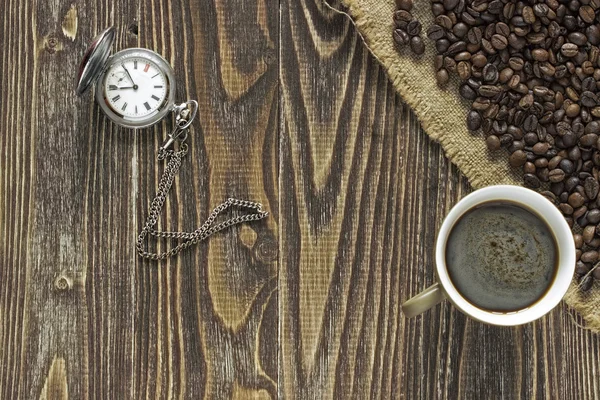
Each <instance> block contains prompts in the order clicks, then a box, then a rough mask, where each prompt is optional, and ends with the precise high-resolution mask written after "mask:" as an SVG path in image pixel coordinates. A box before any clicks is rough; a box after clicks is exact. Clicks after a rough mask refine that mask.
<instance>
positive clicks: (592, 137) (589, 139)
mask: <svg viewBox="0 0 600 400" xmlns="http://www.w3.org/2000/svg"><path fill="white" fill-rule="evenodd" d="M596 143H598V135H596V134H595V133H588V134H587V135H583V136H582V137H581V139H579V144H580V145H581V146H583V147H591V146H595V145H596Z"/></svg>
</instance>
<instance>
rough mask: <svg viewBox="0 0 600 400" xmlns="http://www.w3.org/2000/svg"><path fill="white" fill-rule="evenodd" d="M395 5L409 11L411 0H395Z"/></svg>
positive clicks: (411, 5) (411, 4)
mask: <svg viewBox="0 0 600 400" xmlns="http://www.w3.org/2000/svg"><path fill="white" fill-rule="evenodd" d="M396 7H397V8H399V9H400V10H406V11H410V10H411V9H412V7H413V1H412V0H396Z"/></svg>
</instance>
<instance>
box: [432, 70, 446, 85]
mask: <svg viewBox="0 0 600 400" xmlns="http://www.w3.org/2000/svg"><path fill="white" fill-rule="evenodd" d="M435 78H436V79H437V83H438V85H440V86H444V85H445V84H446V83H448V71H447V70H445V69H444V68H442V69H440V70H439V71H438V72H437V73H436V74H435Z"/></svg>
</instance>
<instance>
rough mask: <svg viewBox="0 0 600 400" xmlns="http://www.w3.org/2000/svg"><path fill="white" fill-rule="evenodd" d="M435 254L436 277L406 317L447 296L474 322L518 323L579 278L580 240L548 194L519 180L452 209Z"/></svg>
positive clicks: (547, 307) (537, 314) (541, 311)
mask: <svg viewBox="0 0 600 400" xmlns="http://www.w3.org/2000/svg"><path fill="white" fill-rule="evenodd" d="M435 260H436V265H435V271H436V283H434V284H433V285H432V286H430V287H429V288H427V289H425V290H424V291H423V292H421V293H419V294H418V295H416V296H414V297H413V298H411V299H409V300H408V301H406V302H405V303H404V304H403V305H402V311H403V313H404V315H405V316H407V317H414V316H416V315H419V314H421V313H423V312H425V311H427V310H429V309H430V308H432V307H434V306H435V305H436V304H438V303H440V302H441V301H443V300H445V299H448V300H449V301H450V302H451V303H452V304H453V305H454V306H455V307H456V308H458V309H459V310H460V311H462V312H463V313H464V314H466V315H467V316H469V317H471V318H473V319H475V320H478V321H481V322H484V323H487V324H491V325H500V326H514V325H521V324H525V323H528V322H531V321H534V320H536V319H538V318H541V317H542V316H544V315H545V314H547V313H548V312H550V311H551V310H552V309H553V308H554V307H556V306H557V305H558V304H559V302H560V301H561V299H562V298H563V297H564V295H565V294H566V292H567V289H568V288H569V285H570V283H571V280H572V278H573V274H574V270H575V242H574V240H573V235H572V233H571V229H570V228H569V225H568V224H567V222H566V221H565V219H564V217H563V215H562V214H561V213H560V212H559V210H558V209H557V208H556V207H555V206H554V205H553V204H552V203H551V202H550V201H548V200H547V199H546V198H545V197H544V196H542V195H540V194H539V193H537V192H534V191H532V190H529V189H526V188H523V187H519V186H506V185H498V186H488V187H486V188H483V189H479V190H477V191H475V192H473V193H471V194H469V195H468V196H466V197H464V198H463V199H462V200H460V201H459V202H458V203H457V204H456V205H455V206H454V207H453V208H452V209H451V210H450V212H449V213H448V215H447V216H446V218H445V220H444V221H443V223H442V226H441V229H440V231H439V233H438V237H437V241H436V246H435Z"/></svg>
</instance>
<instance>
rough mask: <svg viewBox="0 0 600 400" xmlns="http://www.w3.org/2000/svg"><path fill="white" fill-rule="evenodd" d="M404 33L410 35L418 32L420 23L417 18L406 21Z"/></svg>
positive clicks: (419, 31)
mask: <svg viewBox="0 0 600 400" xmlns="http://www.w3.org/2000/svg"><path fill="white" fill-rule="evenodd" d="M406 33H408V34H409V35H410V36H416V35H418V34H420V33H421V23H420V22H419V21H418V20H416V19H413V20H412V21H410V22H409V23H408V26H407V27H406Z"/></svg>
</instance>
